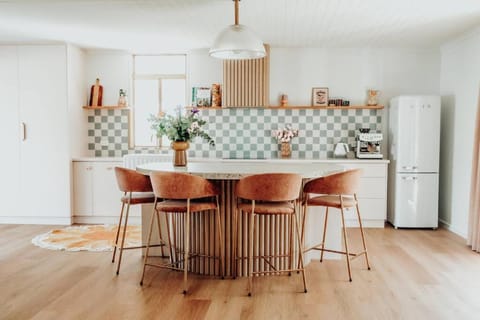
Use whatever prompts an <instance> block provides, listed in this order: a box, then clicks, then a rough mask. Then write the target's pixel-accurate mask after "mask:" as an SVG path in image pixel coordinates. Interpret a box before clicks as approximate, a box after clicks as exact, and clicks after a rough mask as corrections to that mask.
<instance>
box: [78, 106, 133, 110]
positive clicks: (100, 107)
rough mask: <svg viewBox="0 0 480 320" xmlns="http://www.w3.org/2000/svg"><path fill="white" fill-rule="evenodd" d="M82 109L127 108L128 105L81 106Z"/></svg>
mask: <svg viewBox="0 0 480 320" xmlns="http://www.w3.org/2000/svg"><path fill="white" fill-rule="evenodd" d="M83 109H87V110H114V109H128V107H121V106H99V107H94V106H83Z"/></svg>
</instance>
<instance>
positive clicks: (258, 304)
mask: <svg viewBox="0 0 480 320" xmlns="http://www.w3.org/2000/svg"><path fill="white" fill-rule="evenodd" d="M49 229H51V227H48V226H29V225H0V319H267V318H268V319H480V255H479V254H476V253H473V252H472V251H471V250H470V249H469V248H468V247H467V246H466V245H465V243H464V241H463V239H461V238H460V237H457V236H456V235H454V234H452V233H450V232H448V231H446V230H442V229H439V230H437V231H432V230H394V229H392V228H386V229H367V230H366V235H367V241H368V245H369V252H370V257H371V264H372V270H371V271H367V270H366V269H365V267H364V263H363V260H362V258H358V259H356V260H354V261H353V270H352V271H353V282H352V283H349V282H348V280H347V272H346V266H345V262H344V260H329V261H324V262H323V263H321V264H320V263H319V262H318V261H313V262H311V263H310V264H309V265H308V267H307V277H308V278H307V281H308V285H309V288H308V293H306V294H305V293H303V292H302V282H301V276H300V275H298V274H294V275H292V276H291V277H288V276H275V277H273V276H272V277H262V278H257V279H256V281H255V287H254V296H253V297H251V298H249V297H247V296H246V291H245V288H246V280H245V279H236V280H233V279H225V280H220V279H215V278H205V277H201V276H195V275H191V276H190V275H189V280H190V293H189V294H188V295H187V296H186V297H184V296H183V295H182V293H181V292H182V274H181V273H179V272H174V271H169V270H160V269H147V275H146V281H145V284H144V286H143V287H140V286H139V284H138V282H139V279H140V275H141V265H142V259H141V256H140V252H139V251H138V250H131V251H126V252H125V255H124V261H123V264H122V270H121V272H120V275H119V276H116V275H115V267H114V265H113V264H112V263H111V253H109V252H105V253H95V252H59V251H50V250H46V249H41V248H38V247H35V246H33V245H32V244H31V243H30V241H31V239H32V238H33V237H34V236H35V235H37V234H39V233H42V232H46V231H48V230H49ZM350 230H351V233H350V234H351V237H350V239H351V240H352V242H358V240H359V236H358V230H357V229H350ZM356 247H358V245H357V246H356Z"/></svg>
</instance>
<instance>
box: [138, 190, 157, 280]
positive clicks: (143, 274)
mask: <svg viewBox="0 0 480 320" xmlns="http://www.w3.org/2000/svg"><path fill="white" fill-rule="evenodd" d="M156 212H157V198H155V203H154V204H153V210H152V217H151V218H150V227H149V228H148V239H147V248H146V250H145V257H144V258H143V271H142V279H141V280H140V285H141V286H142V285H143V279H144V278H145V268H146V267H147V259H148V252H149V251H150V240H151V239H152V230H153V219H154V218H155V215H156ZM157 218H158V216H157Z"/></svg>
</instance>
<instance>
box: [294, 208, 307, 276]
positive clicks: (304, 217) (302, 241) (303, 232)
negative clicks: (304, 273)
mask: <svg viewBox="0 0 480 320" xmlns="http://www.w3.org/2000/svg"><path fill="white" fill-rule="evenodd" d="M302 210H303V215H302V227H301V235H300V238H299V241H300V242H301V246H302V254H303V253H304V250H305V220H307V212H308V204H307V200H305V202H304V205H303V208H302ZM297 268H298V269H300V260H299V261H298V264H297ZM297 273H298V272H297Z"/></svg>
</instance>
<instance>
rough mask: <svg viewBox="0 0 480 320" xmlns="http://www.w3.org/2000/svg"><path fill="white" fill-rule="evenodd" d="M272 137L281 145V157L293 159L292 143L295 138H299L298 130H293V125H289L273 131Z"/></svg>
mask: <svg viewBox="0 0 480 320" xmlns="http://www.w3.org/2000/svg"><path fill="white" fill-rule="evenodd" d="M272 137H274V138H275V139H277V141H278V143H279V144H280V156H281V157H282V158H289V157H291V156H292V146H291V141H292V139H293V138H294V137H298V129H293V128H292V125H290V124H288V125H286V126H285V128H283V129H278V130H272Z"/></svg>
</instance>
